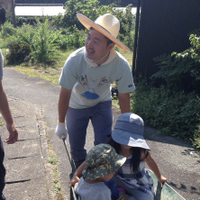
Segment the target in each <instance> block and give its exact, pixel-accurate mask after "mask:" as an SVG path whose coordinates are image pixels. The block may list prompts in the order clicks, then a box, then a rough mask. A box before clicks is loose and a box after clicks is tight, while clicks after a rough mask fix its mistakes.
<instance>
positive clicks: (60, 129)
mask: <svg viewBox="0 0 200 200" xmlns="http://www.w3.org/2000/svg"><path fill="white" fill-rule="evenodd" d="M55 133H56V134H57V135H58V137H59V138H60V139H63V138H67V134H68V130H67V127H66V124H65V123H60V122H58V125H57V127H56V130H55Z"/></svg>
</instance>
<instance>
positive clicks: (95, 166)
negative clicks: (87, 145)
mask: <svg viewBox="0 0 200 200" xmlns="http://www.w3.org/2000/svg"><path fill="white" fill-rule="evenodd" d="M125 161H126V157H124V156H121V155H119V154H117V153H116V151H115V149H114V148H113V147H112V146H110V145H109V144H99V145H96V146H95V147H93V148H92V149H91V150H90V151H89V152H88V154H87V157H86V159H85V164H86V167H85V169H84V170H83V173H82V174H83V177H84V178H87V179H90V180H95V179H97V178H102V177H105V176H107V175H109V174H112V173H114V172H116V171H117V170H118V169H119V168H120V167H121V166H122V165H123V164H124V163H125Z"/></svg>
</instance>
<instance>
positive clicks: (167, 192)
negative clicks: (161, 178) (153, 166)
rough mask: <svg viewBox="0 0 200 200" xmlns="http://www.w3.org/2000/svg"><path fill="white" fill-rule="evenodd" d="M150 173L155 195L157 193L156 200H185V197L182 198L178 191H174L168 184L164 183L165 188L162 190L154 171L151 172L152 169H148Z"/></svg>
mask: <svg viewBox="0 0 200 200" xmlns="http://www.w3.org/2000/svg"><path fill="white" fill-rule="evenodd" d="M148 171H149V174H150V175H151V177H152V179H153V185H154V193H155V197H154V200H185V198H184V197H182V196H181V195H180V194H179V193H178V192H177V191H176V190H174V189H173V188H172V187H171V186H170V185H168V184H167V183H164V185H163V187H162V188H161V186H160V183H159V182H158V180H157V178H156V176H155V174H154V173H153V171H151V170H150V169H148Z"/></svg>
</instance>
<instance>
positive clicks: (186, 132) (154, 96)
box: [132, 82, 200, 141]
mask: <svg viewBox="0 0 200 200" xmlns="http://www.w3.org/2000/svg"><path fill="white" fill-rule="evenodd" d="M132 106H133V107H132V110H133V111H134V112H136V113H138V114H139V115H141V116H142V117H143V118H144V119H145V121H146V122H147V123H148V124H150V125H152V126H154V127H156V128H158V129H159V132H160V133H163V134H166V135H171V136H176V137H178V138H180V139H183V140H187V141H190V140H193V139H194V136H195V135H196V132H199V123H200V118H199V116H200V102H199V97H198V96H197V95H196V93H195V92H192V93H189V94H186V93H185V92H184V91H182V92H175V91H171V90H168V89H167V88H166V87H164V86H161V87H159V88H155V87H153V86H152V85H150V84H149V83H148V84H147V83H145V82H143V83H140V84H139V85H137V89H136V91H135V93H134V95H133V97H132Z"/></svg>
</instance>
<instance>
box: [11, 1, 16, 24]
mask: <svg viewBox="0 0 200 200" xmlns="http://www.w3.org/2000/svg"><path fill="white" fill-rule="evenodd" d="M11 2H12V18H13V25H14V28H16V18H15V0H11Z"/></svg>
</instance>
